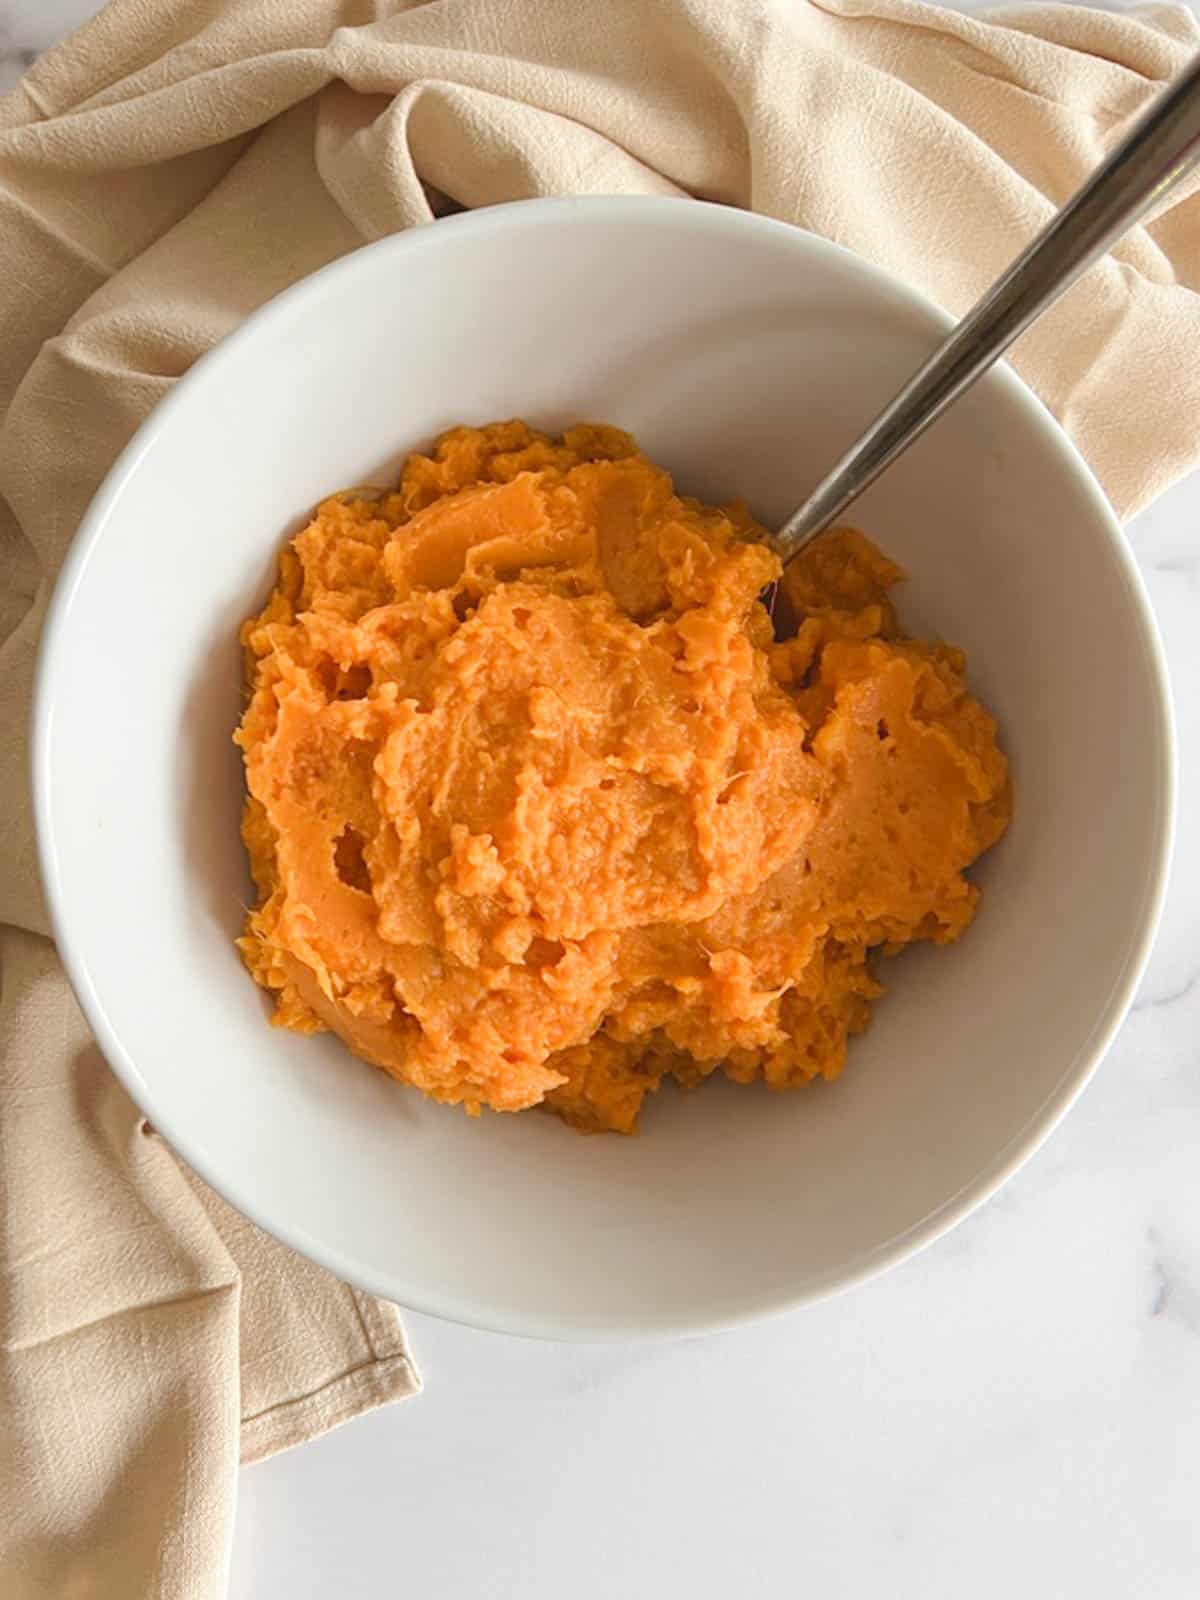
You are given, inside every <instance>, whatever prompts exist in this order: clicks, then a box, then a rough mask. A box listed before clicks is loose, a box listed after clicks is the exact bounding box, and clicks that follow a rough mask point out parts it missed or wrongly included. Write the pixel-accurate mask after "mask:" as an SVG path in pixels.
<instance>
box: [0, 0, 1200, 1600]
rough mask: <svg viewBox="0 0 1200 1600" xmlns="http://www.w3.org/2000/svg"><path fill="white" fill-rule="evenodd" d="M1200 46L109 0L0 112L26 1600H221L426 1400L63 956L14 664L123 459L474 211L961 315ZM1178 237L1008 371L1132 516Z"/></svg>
mask: <svg viewBox="0 0 1200 1600" xmlns="http://www.w3.org/2000/svg"><path fill="white" fill-rule="evenodd" d="M1197 40H1198V35H1197V27H1196V25H1195V23H1194V22H1193V20H1192V19H1191V17H1190V16H1189V15H1188V14H1187V13H1186V12H1185V11H1183V10H1180V9H1176V8H1173V7H1169V6H1150V7H1147V8H1145V9H1142V10H1140V11H1137V12H1134V13H1130V14H1127V15H1123V16H1116V15H1110V14H1106V13H1102V12H1096V11H1087V10H1079V9H1073V8H1067V7H1057V6H1050V5H1042V6H1038V7H1034V8H1029V9H1024V10H1010V11H1004V12H999V11H997V12H993V13H991V14H990V16H989V17H988V18H987V19H986V20H985V19H982V18H975V19H967V18H964V17H961V16H957V15H953V14H950V13H948V12H944V11H940V10H936V9H933V8H931V7H929V6H926V5H921V4H916V3H913V0H820V3H806V0H774V3H772V0H737V3H730V0H607V3H606V4H605V5H603V6H587V5H581V4H580V3H579V0H440V3H438V4H430V5H427V6H416V7H409V6H405V5H402V4H400V5H398V4H389V3H388V0H227V3H225V4H222V3H220V0H116V3H114V4H112V5H110V6H109V8H108V9H107V10H106V11H104V12H103V13H102V14H101V15H100V16H99V17H98V18H97V19H96V20H95V21H94V22H93V23H91V24H90V25H89V26H87V27H86V28H84V29H83V30H82V31H81V32H80V33H78V34H76V35H75V36H74V37H73V38H72V39H70V40H68V41H67V42H66V43H64V44H62V45H60V46H59V47H58V48H57V49H55V50H53V51H52V52H51V53H50V54H49V55H48V56H46V57H45V58H43V59H42V60H41V61H40V62H38V63H37V64H36V65H35V66H34V68H33V69H32V71H31V72H30V73H29V75H28V77H27V78H26V80H25V82H24V83H23V84H22V85H21V86H20V87H19V88H18V89H17V90H16V91H15V92H14V93H13V94H12V95H10V96H9V97H8V98H7V99H5V100H3V101H0V419H2V421H0V491H2V493H3V500H4V503H3V504H0V574H2V579H0V640H3V641H4V642H3V644H2V646H0V650H2V655H0V718H2V721H0V761H2V767H0V850H2V851H3V856H2V858H0V860H2V863H3V865H2V868H0V922H2V923H3V924H5V925H6V926H5V927H4V929H3V933H2V935H0V941H2V942H0V950H2V958H3V998H2V1002H0V1056H2V1061H3V1066H2V1072H0V1161H2V1167H0V1176H2V1181H3V1224H4V1233H3V1245H2V1248H3V1270H4V1288H3V1302H2V1314H3V1366H2V1369H0V1375H2V1379H3V1392H2V1398H0V1496H2V1501H3V1507H4V1510H3V1516H2V1518H0V1594H3V1595H4V1596H5V1597H6V1600H24V1597H27V1596H28V1597H31V1600H32V1597H35V1596H36V1597H37V1600H47V1597H50V1596H58V1595H68V1594H69V1595H71V1596H76V1597H82V1596H97V1597H101V1596H102V1597H106V1600H109V1597H112V1600H115V1597H118V1596H119V1597H121V1600H132V1597H135V1596H141V1595H162V1596H168V1597H172V1600H175V1597H178V1600H205V1597H208V1596H217V1595H220V1594H221V1593H222V1592H223V1589H224V1584H225V1574H226V1565H227V1560H228V1551H229V1544H230V1531H231V1525H232V1517H233V1507H234V1497H235V1488H236V1469H237V1464H238V1460H239V1458H240V1459H241V1460H243V1461H247V1460H254V1459H257V1458H258V1457H261V1456H263V1455H266V1454H268V1453H270V1452H271V1451H273V1450H278V1449H280V1448H282V1447H284V1446H286V1445H289V1444H292V1443H295V1442H296V1441H298V1440H300V1439H303V1438H306V1437H309V1436H311V1435H312V1434H315V1433H318V1432H320V1431H321V1430H323V1429H325V1428H327V1427H330V1426H332V1425H333V1424H335V1423H337V1422H340V1421H342V1420H344V1419H345V1418H347V1417H350V1416H352V1415H354V1414H355V1413H357V1412H361V1411H363V1410H364V1409H366V1408H368V1407H370V1406H373V1405H376V1404H378V1403H380V1402H383V1401H386V1400H389V1399H394V1398H396V1397H398V1396H401V1395H405V1394H409V1393H411V1392H412V1391H413V1390H414V1388H415V1387H416V1383H417V1380H416V1377H415V1374H414V1370H413V1367H412V1365H411V1363H410V1361H409V1358H408V1355H407V1352H406V1349H405V1344H404V1336H403V1331H402V1328H401V1324H400V1321H399V1318H398V1315H397V1312H396V1310H395V1308H394V1307H391V1306H387V1305H383V1304H381V1303H379V1302H377V1301H374V1300H371V1299H370V1298H368V1297H367V1296H365V1295H362V1294H359V1293H357V1292H356V1291H353V1290H350V1289H347V1288H346V1287H345V1286H344V1285H341V1284H338V1283H337V1282H335V1281H334V1280H333V1279H332V1278H330V1277H329V1276H328V1275H327V1274H326V1273H324V1272H322V1271H320V1270H319V1269H318V1268H316V1267H313V1266H311V1265H309V1264H308V1263H306V1262H304V1261H302V1260H300V1259H299V1258H298V1257H296V1256H294V1255H292V1254H291V1253H290V1252H289V1251H287V1250H285V1249H284V1248H283V1247H282V1246H280V1245H278V1244H276V1243H274V1242H273V1241H271V1240H270V1239H268V1238H266V1237H264V1236H263V1235H262V1234H261V1233H259V1232H257V1231H256V1230H255V1229H254V1228H252V1227H251V1226H250V1225H249V1224H248V1223H246V1222H244V1221H243V1220H241V1219H240V1218H238V1217H237V1216H236V1215H234V1214H233V1213H232V1212H231V1211H230V1210H229V1209H228V1208H227V1207H226V1206H225V1205H224V1204H223V1203H222V1202H220V1201H219V1200H217V1199H216V1198H215V1197H214V1196H213V1195H212V1194H211V1193H209V1192H208V1191H206V1190H205V1189H204V1188H203V1186H202V1185H200V1184H199V1183H198V1182H197V1181H196V1180H195V1179H194V1178H192V1177H190V1176H189V1174H187V1173H186V1172H185V1171H184V1170H183V1168H182V1167H181V1166H180V1164H179V1163H178V1162H177V1161H176V1160H175V1159H174V1158H173V1156H172V1154H171V1152H170V1151H169V1150H168V1149H166V1148H165V1146H164V1145H163V1144H162V1143H161V1142H160V1141H159V1140H158V1139H157V1138H155V1137H154V1136H153V1134H152V1133H151V1132H150V1130H148V1129H147V1128H146V1126H145V1124H144V1123H143V1122H142V1120H141V1119H140V1117H139V1115H138V1113H137V1111H136V1110H135V1108H134V1107H133V1106H132V1105H131V1103H130V1102H129V1100H128V1099H127V1097H126V1095H125V1094H124V1092H123V1091H122V1090H121V1089H120V1088H119V1087H118V1085H117V1083H116V1082H115V1080H114V1079H113V1078H112V1076H111V1074H110V1073H109V1072H108V1070H107V1068H106V1067H105V1065H104V1063H103V1062H102V1061H101V1060H100V1058H99V1056H98V1054H97V1052H96V1049H95V1046H94V1045H93V1044H92V1043H91V1041H90V1040H89V1037H88V1034H87V1031H86V1029H85V1027H84V1026H83V1024H82V1022H81V1020H80V1017H79V1014H78V1012H77V1011H76V1009H75V1006H74V1004H73V1001H72V1000H71V998H70V996H69V994H68V992H67V988H66V984H65V982H64V979H63V977H62V973H61V970H60V968H59V966H58V964H57V961H56V959H55V956H54V953H53V950H52V947H51V945H50V943H49V942H48V938H47V934H48V928H47V923H46V917H45V912H44V909H43V906H42V902H41V898H40V894H39V890H38V886H37V882H36V875H35V870H34V866H33V858H32V849H33V847H32V835H31V826H30V817H29V806H28V801H27V796H26V779H25V749H24V746H25V733H24V729H25V720H26V715H27V704H28V695H29V685H30V680H31V675H32V670H33V658H34V648H35V645H36V642H37V635H38V629H39V624H40V619H41V616H42V614H43V609H44V604H45V599H46V594H47V590H48V588H49V586H50V584H51V582H52V580H53V578H54V574H55V572H56V570H57V568H58V566H59V564H60V562H61V560H62V556H63V552H64V550H65V549H66V547H67V544H68V542H69V541H70V539H71V537H72V535H73V533H74V532H75V528H76V526H77V524H78V521H79V518H80V515H81V513H82V511H83V509H84V507H85V505H86V504H87V501H88V499H89V497H90V495H91V494H92V492H93V491H94V489H95V487H96V485H97V483H98V482H99V480H100V478H101V476H102V474H103V473H104V471H105V469H106V468H107V466H108V465H109V463H110V462H111V461H112V459H113V457H114V456H115V455H116V453H117V451H118V450H119V449H120V447H121V446H122V445H123V444H124V442H125V441H126V439H127V438H128V437H129V435H130V434H131V433H132V431H133V430H134V428H135V427H136V426H137V424H138V423H139V422H140V421H141V420H142V418H143V417H144V416H145V415H146V413H147V412H148V411H149V410H150V408H151V407H152V406H153V405H154V403H155V401H156V400H157V399H158V398H159V397H160V395H162V394H163V392H164V391H165V390H166V389H167V388H168V386H169V385H170V383H171V381H172V379H173V378H174V377H176V376H177V375H178V374H179V373H181V372H183V371H184V370H185V369H186V367H187V366H188V365H189V363H190V362H191V361H192V360H194V359H195V357H196V356H197V355H198V354H199V353H200V352H201V351H203V350H205V349H207V348H208V347H209V346H210V345H211V344H212V343H213V342H214V341H215V340H217V339H220V338H221V337H222V335H224V334H225V333H227V332H228V331H229V330H230V329H231V328H232V327H234V326H235V325H236V324H237V322H238V321H239V320H240V319H241V318H242V317H243V316H245V314H246V313H247V312H249V311H251V310H252V309H253V308H254V307H255V306H257V305H259V304H260V303H261V302H262V301H263V300H265V299H266V298H267V297H268V296H270V295H272V294H274V293H275V292H276V291H277V290H279V289H281V288H283V286H284V285H285V284H288V283H290V282H292V281H293V280H294V279H295V278H297V277H299V276H300V275H301V274H303V273H306V272H310V271H311V270H312V269H313V268H315V267H318V266H320V265H321V264H322V263H324V262H326V261H328V260H330V259H331V258H333V257H335V256H338V255H340V254H342V253H343V252H344V251H347V250H350V249H352V248H353V247H354V246H355V245H357V244H359V243H360V242H362V241H363V240H364V239H371V238H375V237H378V236H379V235H380V234H385V233H388V232H391V231H393V230H395V229H398V228H404V227H410V226H413V225H414V224H417V223H422V222H426V221H428V220H429V219H430V218H431V217H432V216H433V215H435V214H436V213H437V212H438V211H439V210H441V209H444V208H445V207H446V206H448V205H450V204H452V203H453V204H458V205H464V206H475V205H485V204H488V203H491V202H495V201H501V200H512V199H518V198H521V197H524V196H530V195H536V194H547V193H579V192H586V193H612V192H614V191H618V192H625V193H629V192H634V193H660V194H661V193H668V194H670V193H676V192H685V193H692V194H700V195H704V196H707V197H709V198H712V199H716V200H720V201H724V202H726V203H727V204H730V205H737V206H749V207H753V208H755V209H756V210H760V211H763V212H767V213H769V214H771V215H773V216H777V217H783V218H786V219H788V220H790V221H794V222H799V223H802V224H804V225H805V226H807V227H809V228H813V229H815V230H817V231H819V232H821V233H824V234H826V235H828V236H829V237H831V238H833V239H836V240H838V241H839V242H841V243H842V244H844V245H848V246H849V247H850V248H851V249H852V250H856V251H858V252H859V253H860V254H862V255H865V256H867V257H869V258H870V259H871V260H873V261H876V262H878V263H880V264H881V265H882V266H884V267H887V268H888V269H890V270H891V271H892V272H894V273H897V274H898V275H899V276H900V277H902V278H904V279H907V280H908V281H909V282H910V283H913V284H916V285H918V286H919V287H920V288H922V289H924V290H925V291H926V292H927V293H928V294H930V295H932V296H933V297H934V298H935V299H937V300H938V301H940V302H941V303H942V304H943V305H944V306H946V307H947V308H948V309H950V310H951V311H960V310H962V309H963V308H964V307H965V306H966V305H967V304H968V303H969V302H970V301H971V300H972V299H973V298H974V297H975V296H976V294H977V293H978V292H979V290H980V289H981V288H982V287H983V286H984V284H985V283H986V282H987V281H988V280H989V279H990V278H991V277H992V276H993V275H994V274H995V273H996V271H997V270H998V269H999V268H1000V267H1001V266H1002V265H1003V264H1004V263H1005V262H1006V261H1007V260H1008V259H1009V258H1010V257H1011V256H1012V255H1013V254H1014V252H1015V251H1016V249H1017V247H1018V246H1019V245H1020V244H1021V242H1022V241H1023V240H1025V239H1026V238H1027V237H1028V236H1029V235H1030V234H1031V232H1032V231H1033V230H1034V228H1035V227H1036V226H1037V225H1038V224H1039V223H1040V222H1041V221H1042V220H1043V219H1044V218H1045V217H1047V216H1048V215H1049V213H1050V211H1051V209H1052V207H1053V206H1054V205H1055V203H1056V202H1058V201H1060V200H1061V199H1062V198H1063V197H1064V196H1065V195H1066V194H1067V193H1068V192H1069V191H1070V190H1071V189H1072V188H1074V187H1075V185H1076V184H1077V183H1078V181H1079V180H1080V178H1081V177H1082V175H1083V174H1084V173H1085V172H1086V171H1087V170H1088V168H1090V167H1091V166H1092V164H1093V163H1094V162H1095V161H1096V160H1097V159H1098V157H1099V156H1100V155H1101V153H1102V152H1103V150H1104V149H1105V147H1106V145H1107V144H1109V143H1110V142H1111V140H1112V139H1113V137H1114V135H1115V134H1116V133H1117V131H1118V130H1119V129H1120V128H1121V127H1122V125H1123V124H1124V123H1125V121H1126V120H1127V119H1128V118H1129V117H1130V116H1131V115H1132V114H1133V113H1134V112H1135V111H1136V110H1137V109H1138V108H1139V107H1141V106H1142V105H1143V104H1144V103H1145V101H1146V100H1147V98H1148V97H1149V96H1150V95H1151V93H1152V92H1153V90H1154V88H1155V86H1156V85H1157V84H1158V83H1160V82H1161V81H1162V80H1163V79H1165V78H1167V77H1168V76H1170V75H1171V74H1173V73H1174V72H1176V71H1177V70H1178V69H1179V68H1180V67H1181V65H1182V64H1183V62H1184V61H1185V59H1186V58H1187V57H1188V55H1189V54H1190V53H1191V52H1192V51H1193V50H1194V49H1195V48H1196V45H1197ZM1198 205H1200V201H1198V200H1197V199H1196V198H1188V199H1178V200H1177V201H1176V202H1175V203H1174V204H1173V205H1172V206H1171V208H1170V209H1169V210H1168V211H1167V212H1166V213H1165V214H1164V215H1162V216H1160V217H1159V218H1158V220H1157V221H1155V222H1154V223H1153V225H1152V226H1151V227H1149V228H1148V229H1145V230H1142V231H1140V232H1138V233H1137V234H1135V235H1134V236H1132V237H1131V238H1129V239H1128V240H1126V241H1125V242H1124V243H1123V244H1122V245H1121V246H1120V248H1119V250H1118V252H1117V255H1116V258H1115V259H1113V260H1111V261H1109V262H1108V263H1106V264H1105V265H1104V266H1103V267H1101V268H1098V269H1097V270H1095V271H1094V272H1093V273H1092V274H1091V275H1090V276H1089V278H1088V279H1087V280H1086V282H1085V283H1084V284H1083V285H1081V286H1080V287H1079V288H1077V289H1076V290H1075V291H1073V293H1072V294H1071V296H1069V297H1068V299H1067V300H1066V301H1065V302H1064V303H1063V304H1062V306H1060V307H1059V308H1058V310H1057V311H1056V312H1055V313H1054V314H1052V315H1051V316H1050V317H1048V318H1047V319H1046V321H1045V322H1044V323H1043V324H1042V325H1040V326H1039V327H1038V328H1037V329H1036V330H1035V331H1034V332H1033V333H1032V334H1031V335H1030V336H1029V337H1027V338H1026V339H1025V341H1024V342H1023V343H1022V345H1021V346H1020V347H1019V350H1018V353H1017V356H1016V365H1017V366H1018V367H1019V368H1020V370H1021V371H1022V372H1023V373H1024V374H1025V376H1026V377H1027V378H1028V379H1029V381H1030V382H1031V383H1032V384H1033V386H1034V387H1035V388H1036V389H1037V390H1038V392H1039V393H1040V394H1041V395H1042V396H1043V397H1044V399H1045V400H1046V401H1047V403H1048V404H1049V405H1050V406H1051V407H1052V409H1053V410H1054V411H1055V412H1056V413H1057V415H1058V416H1059V417H1060V418H1061V419H1062V421H1063V422H1064V423H1065V424H1066V426H1067V427H1068V428H1069V429H1070V430H1071V432H1072V433H1073V434H1074V436H1075V438H1076V439H1077V440H1078V442H1079V444H1080V445H1081V447H1082V448H1083V450H1084V452H1085V454H1086V455H1087V456H1088V458H1089V459H1090V460H1091V462H1092V464H1093V466H1094V467H1095V469H1096V471H1097V472H1098V474H1099V476H1100V478H1101V480H1102V481H1103V482H1104V484H1105V486H1106V487H1107V489H1108V491H1109V493H1110V494H1111V495H1112V497H1113V499H1114V500H1115V502H1116V504H1117V506H1118V508H1119V509H1120V510H1121V511H1123V512H1128V511H1130V510H1132V509H1134V508H1135V507H1137V506H1139V505H1141V504H1142V503H1144V502H1145V501H1146V500H1147V499H1148V498H1149V497H1150V496H1152V495H1153V494H1154V493H1155V492H1156V491H1157V490H1159V489H1161V488H1162V487H1163V486H1164V485H1165V484H1166V483H1167V482H1168V481H1169V480H1170V479H1171V478H1172V477H1174V476H1176V475H1178V474H1179V473H1181V472H1182V471H1184V470H1185V469H1186V468H1187V467H1188V466H1190V465H1191V464H1192V462H1193V461H1194V460H1195V459H1196V457H1197V453H1198V440H1200V431H1198V430H1197V426H1196V417H1197V414H1198V406H1200V363H1197V361H1196V360H1195V355H1196V352H1197V350H1198V349H1200V298H1198V297H1197V293H1196V290H1197V288H1198V287H1200V211H1198V209H1197V208H1198ZM613 420H619V419H613ZM219 470H220V463H219V462H218V463H211V462H202V461H198V462H197V471H219ZM130 892H131V893H135V892H136V886H135V885H131V886H130ZM155 999H156V1000H157V1002H158V1003H169V997H168V996H159V997H155Z"/></svg>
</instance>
